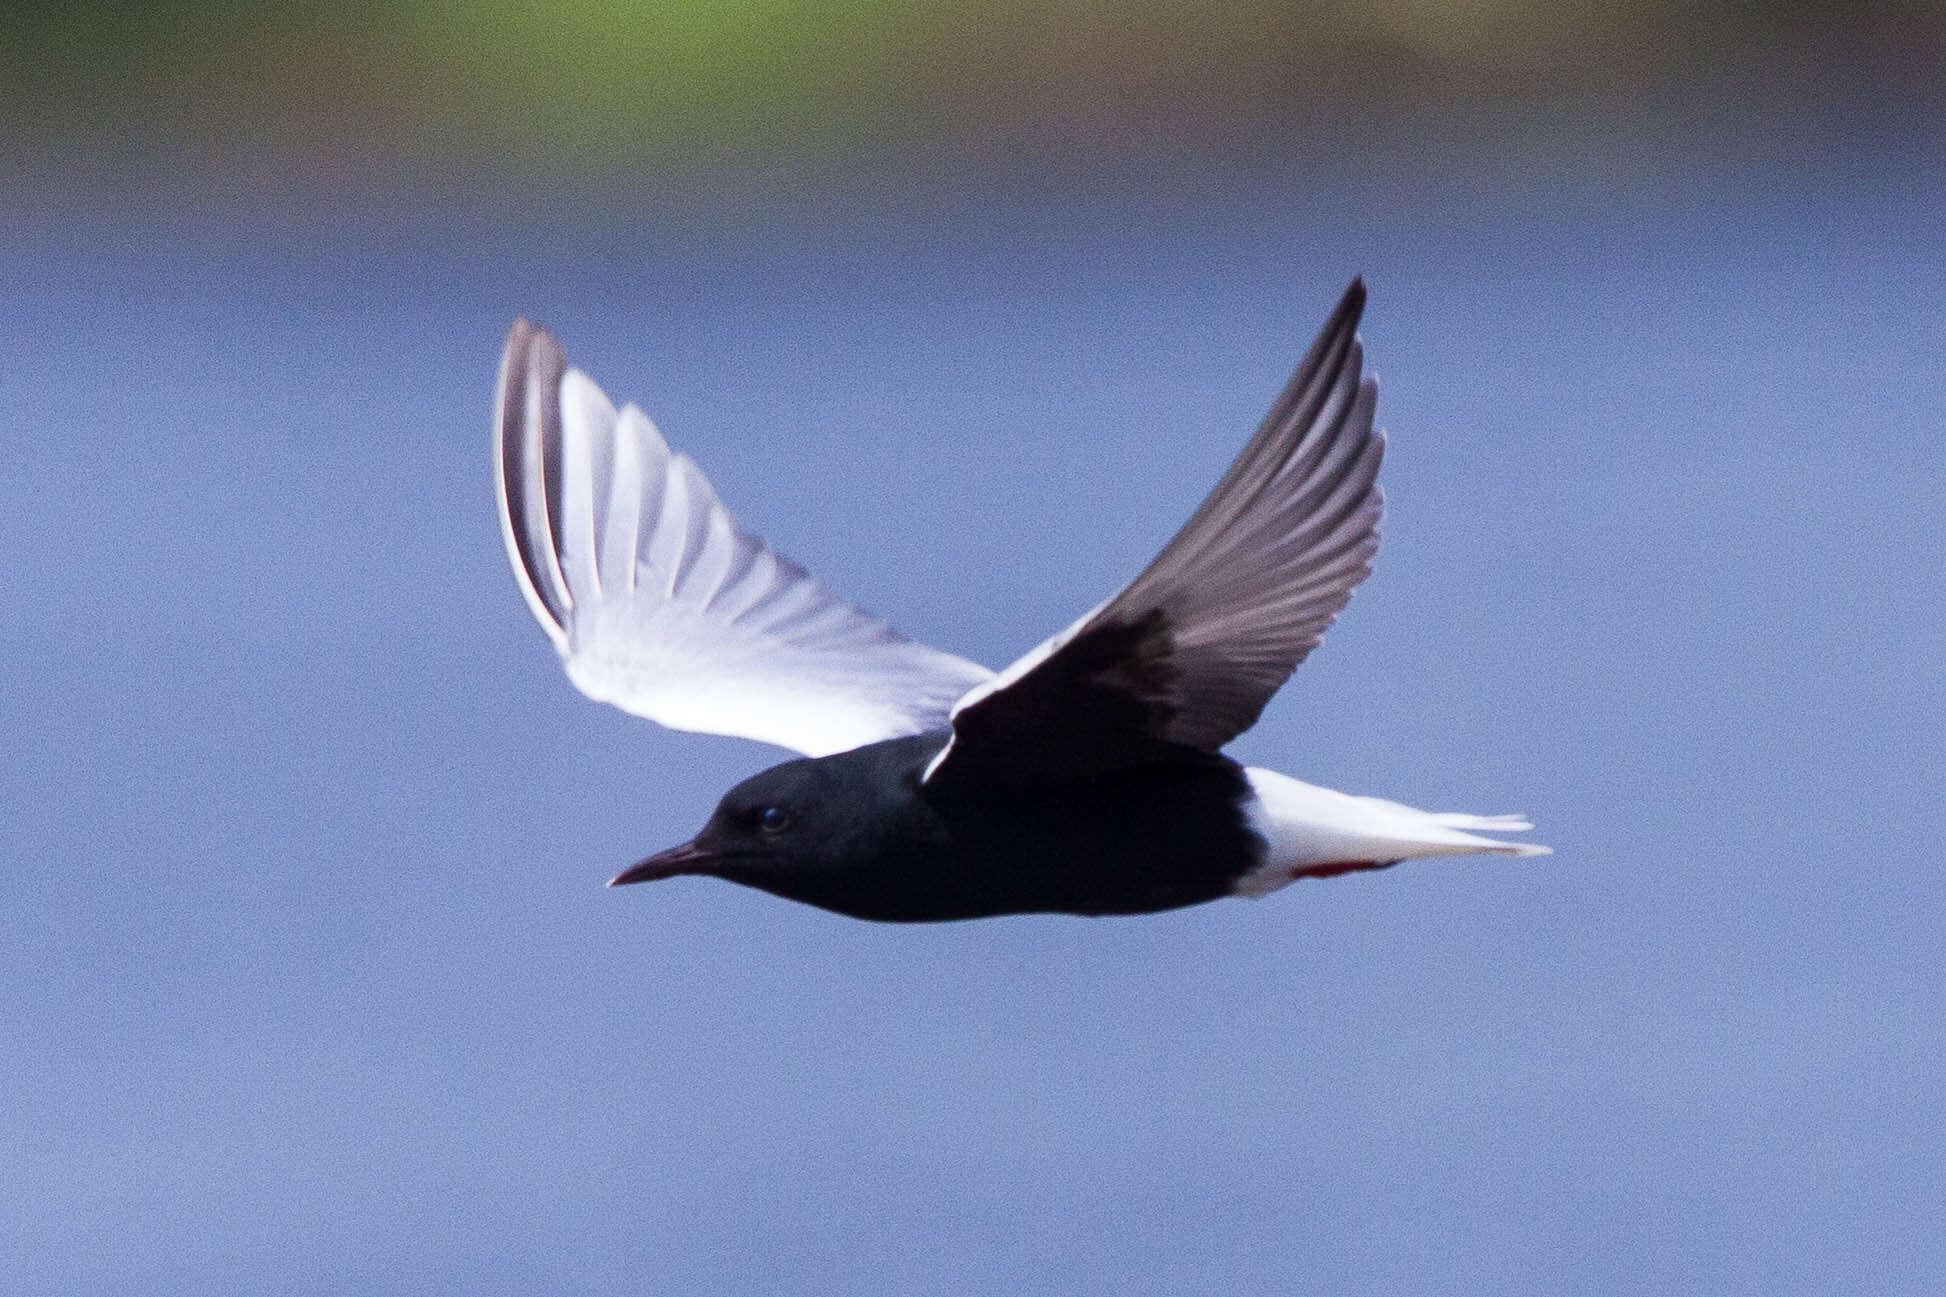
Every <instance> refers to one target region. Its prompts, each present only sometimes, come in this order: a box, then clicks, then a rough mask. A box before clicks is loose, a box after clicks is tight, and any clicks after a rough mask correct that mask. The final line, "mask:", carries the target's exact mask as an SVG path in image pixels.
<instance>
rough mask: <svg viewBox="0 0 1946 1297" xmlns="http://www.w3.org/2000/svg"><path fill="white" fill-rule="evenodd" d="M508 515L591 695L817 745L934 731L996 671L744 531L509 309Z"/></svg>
mask: <svg viewBox="0 0 1946 1297" xmlns="http://www.w3.org/2000/svg"><path fill="white" fill-rule="evenodd" d="M496 410H497V415H498V418H497V423H496V431H495V443H496V448H497V460H498V468H499V472H498V474H497V477H498V481H499V499H500V520H501V530H502V533H503V535H504V537H505V539H506V542H507V551H508V555H509V557H510V558H511V559H512V561H513V567H514V573H515V576H516V577H517V578H518V579H519V582H520V585H521V590H522V592H523V593H524V594H525V595H526V598H527V603H528V606H529V607H530V608H531V609H532V610H533V613H534V616H535V618H536V620H538V621H539V622H540V624H541V628H542V629H543V630H544V631H546V632H547V634H548V637H549V638H550V639H552V640H553V642H554V646H555V648H556V649H557V650H558V651H559V652H560V654H561V657H562V659H563V661H564V662H565V664H566V667H567V672H568V676H569V678H570V679H572V680H573V681H574V683H575V685H576V687H578V688H579V689H580V690H581V691H582V692H583V693H585V694H587V695H588V696H589V697H591V698H595V699H599V700H600V701H603V702H609V703H613V704H615V705H616V706H618V707H620V708H622V709H623V710H625V711H628V712H632V713H634V714H635V715H637V716H643V717H647V718H648V719H650V720H653V721H657V722H660V723H661V724H663V725H667V726H670V727H672V728H675V729H682V730H697V731H702V732H705V733H712V734H730V735H736V736H739V737H743V738H751V739H758V740H761V741H763V742H767V743H775V744H778V745H779V746H782V747H787V748H792V749H795V750H796V751H798V752H802V753H804V754H806V755H807V756H823V755H826V754H828V753H832V752H840V751H844V750H846V749H848V748H854V747H858V746H860V745H862V744H866V743H873V742H877V741H879V740H881V739H889V738H897V737H900V736H902V735H907V734H918V733H923V732H925V731H927V730H931V729H938V728H940V727H941V726H943V725H944V724H945V723H946V720H947V717H948V715H949V713H950V710H951V708H952V705H953V703H954V702H955V701H956V700H957V699H958V698H960V697H961V696H962V695H963V694H965V693H966V691H967V690H968V689H970V688H972V687H973V686H974V685H977V684H979V683H980V682H981V681H983V680H985V679H987V678H988V677H989V676H990V675H991V674H992V673H991V672H990V671H988V670H987V669H986V668H985V667H982V666H980V665H978V664H977V663H973V662H969V661H967V660H966V659H964V658H960V657H955V656H953V655H952V654H950V653H945V652H941V651H940V650H938V649H934V648H930V647H928V646H926V645H924V644H920V643H918V642H916V641H914V640H911V639H908V638H907V637H905V636H904V635H901V634H900V633H899V632H898V631H896V630H894V629H893V628H892V627H891V626H889V625H887V624H886V623H885V622H883V621H880V620H879V619H878V618H876V617H873V616H871V615H870V614H869V613H866V612H863V611H861V610H859V609H858V608H856V607H853V606H852V605H851V604H849V603H847V602H845V601H844V600H843V599H841V598H839V597H838V596H837V595H835V594H833V593H832V592H831V591H830V590H829V589H827V588H826V587H825V586H824V585H823V584H822V583H820V582H819V581H818V580H817V579H816V578H815V577H813V576H812V575H811V574H810V573H808V572H806V571H805V570H804V569H803V568H801V567H799V566H798V565H797V564H795V563H793V562H791V561H790V560H789V559H788V558H785V557H784V556H782V555H781V554H778V553H777V552H776V551H774V550H772V549H771V548H770V547H769V546H768V545H766V544H765V543H764V541H763V540H762V538H760V537H758V536H756V535H753V534H752V533H750V532H748V531H745V530H744V529H743V528H742V527H741V526H739V525H738V523H737V520H736V519H735V518H734V517H733V516H732V515H731V514H730V512H729V510H728V509H726V508H724V507H723V503H722V501H721V500H719V499H718V498H717V496H716V492H715V491H714V490H713V489H712V488H711V487H710V484H709V480H708V479H707V478H705V477H704V476H703V474H702V471H701V470H700V469H698V468H697V467H696V465H695V464H694V463H693V462H692V461H691V460H690V459H689V457H688V456H686V455H680V454H674V453H672V452H671V451H670V449H669V446H668V444H667V443H666V442H664V441H663V439H662V436H661V434H660V433H658V432H657V431H656V429H655V425H654V424H652V423H651V422H650V421H649V418H648V416H647V415H645V414H643V413H642V411H641V410H639V409H637V408H636V407H635V406H633V405H630V406H627V407H626V408H624V409H622V410H621V411H619V412H618V411H617V410H616V409H615V407H614V406H613V405H612V404H611V403H610V402H609V400H608V398H607V397H606V396H605V395H603V393H602V391H601V389H600V388H599V387H598V386H596V384H595V382H594V380H592V379H590V378H589V377H588V376H587V375H586V374H583V373H582V372H581V371H579V370H576V369H570V368H569V367H568V365H567V362H566V359H565V357H564V356H563V354H562V351H561V347H560V344H559V343H557V342H556V341H555V340H554V337H553V336H552V335H551V334H549V333H548V332H547V331H546V330H545V329H541V328H537V327H536V326H534V325H532V324H529V323H528V322H527V321H525V320H519V321H516V322H515V324H514V326H513V329H512V331H511V332H510V333H509V334H508V336H507V346H506V351H505V353H504V354H503V357H502V360H501V367H500V382H499V392H498V398H497V400H496Z"/></svg>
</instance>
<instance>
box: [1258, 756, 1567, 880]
mask: <svg viewBox="0 0 1946 1297" xmlns="http://www.w3.org/2000/svg"><path fill="white" fill-rule="evenodd" d="M1244 774H1245V775H1246V776H1247V777H1248V778H1249V780H1250V790H1251V792H1252V793H1254V794H1255V797H1254V799H1253V800H1252V801H1251V802H1250V804H1249V805H1248V806H1247V807H1246V808H1245V810H1246V813H1247V814H1248V815H1249V817H1250V827H1251V828H1252V829H1253V830H1255V832H1256V833H1257V835H1258V836H1259V837H1261V838H1262V839H1263V840H1264V845H1265V847H1266V848H1267V849H1266V851H1265V855H1264V863H1263V864H1262V865H1260V866H1258V867H1257V868H1256V869H1253V870H1251V871H1250V872H1249V873H1247V874H1245V875H1244V876H1243V877H1242V878H1240V879H1238V880H1237V885H1236V891H1237V893H1238V894H1239V895H1242V896H1262V895H1264V894H1266V893H1268V892H1274V891H1276V890H1277V889H1278V888H1280V887H1282V886H1284V885H1285V884H1287V883H1291V882H1295V881H1296V880H1297V879H1299V878H1307V877H1329V876H1331V875H1333V874H1342V873H1347V872H1349V871H1352V870H1357V869H1379V868H1383V867H1384V866H1386V865H1390V864H1396V863H1397V862H1399V861H1401V860H1413V859H1417V858H1419V857H1421V856H1457V855H1470V854H1472V853H1474V852H1490V853H1493V854H1495V855H1503V856H1544V855H1548V854H1549V853H1550V852H1551V850H1552V848H1549V847H1543V846H1540V845H1538V844H1536V843H1527V842H1502V841H1499V840H1498V839H1495V838H1483V837H1480V836H1478V835H1477V834H1474V833H1469V832H1467V830H1469V829H1486V830H1488V831H1491V832H1498V833H1518V832H1520V831H1522V830H1524V829H1531V828H1533V827H1534V826H1533V825H1531V824H1529V823H1528V822H1527V820H1526V819H1525V818H1524V817H1522V816H1519V815H1468V814H1466V813H1465V812H1463V811H1422V810H1419V809H1418V808H1416V807H1412V806H1406V805H1403V804H1401V803H1399V802H1388V801H1386V800H1385V799H1384V798H1382V797H1355V796H1353V795H1352V794H1350V793H1340V792H1336V791H1334V790H1332V789H1329V788H1320V787H1318V786H1317V785H1316V784H1307V783H1305V782H1303V781H1302V780H1299V779H1293V778H1291V777H1290V776H1289V775H1280V774H1278V773H1277V772H1276V771H1274V770H1265V769H1262V768H1261V767H1258V766H1250V767H1248V768H1246V769H1245V770H1244Z"/></svg>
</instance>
